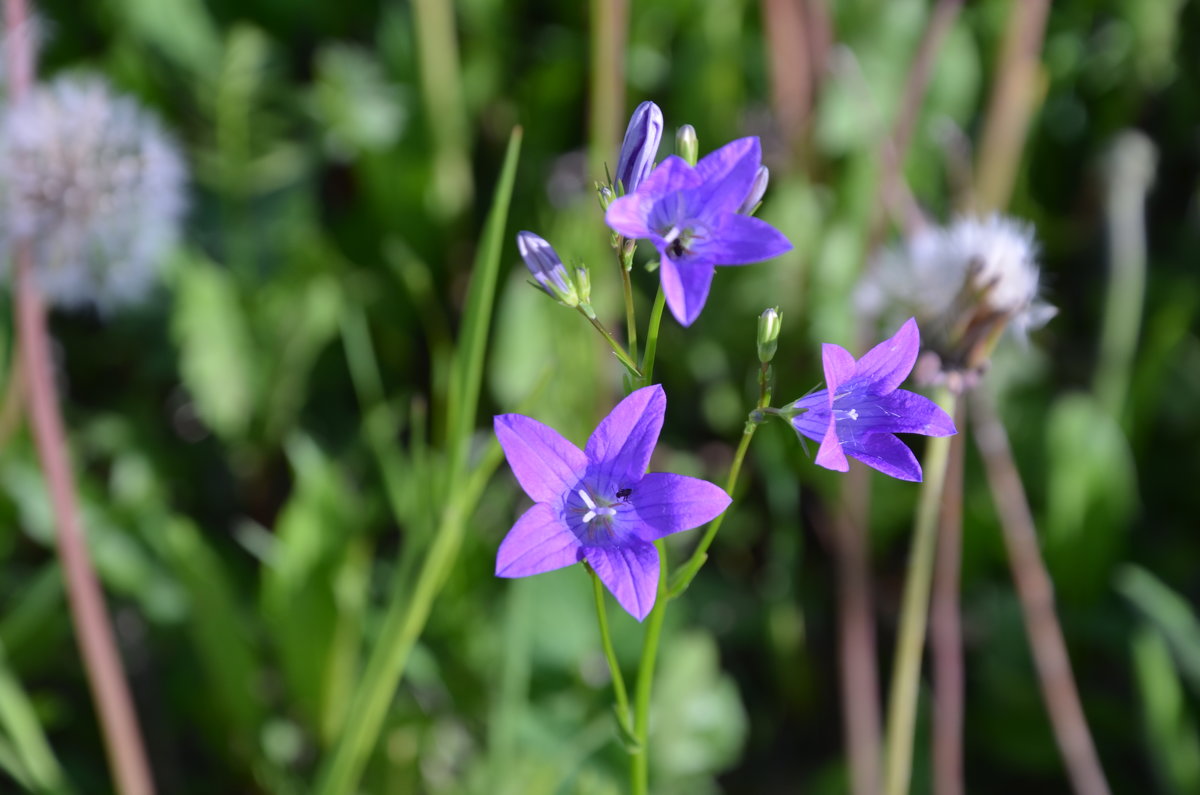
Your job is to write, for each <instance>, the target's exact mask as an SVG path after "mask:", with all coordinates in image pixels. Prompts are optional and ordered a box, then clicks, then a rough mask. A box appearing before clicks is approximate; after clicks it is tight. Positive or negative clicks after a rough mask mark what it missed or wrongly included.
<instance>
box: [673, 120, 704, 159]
mask: <svg viewBox="0 0 1200 795" xmlns="http://www.w3.org/2000/svg"><path fill="white" fill-rule="evenodd" d="M675 153H676V154H677V155H679V156H680V157H682V158H683V159H684V160H686V161H687V164H688V165H689V166H694V165H696V161H697V160H699V159H700V140H699V139H698V138H697V137H696V128H695V127H693V126H692V125H690V124H685V125H683V126H682V127H680V128H679V129H678V130H677V131H676V132H675Z"/></svg>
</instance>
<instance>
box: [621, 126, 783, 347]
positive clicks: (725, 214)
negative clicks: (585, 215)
mask: <svg viewBox="0 0 1200 795" xmlns="http://www.w3.org/2000/svg"><path fill="white" fill-rule="evenodd" d="M761 160H762V151H761V148H760V145H759V142H758V139H757V138H741V139H739V140H736V141H733V142H731V143H728V144H726V145H725V146H723V147H721V148H720V149H718V150H717V151H715V152H712V153H711V154H709V155H708V156H706V157H704V158H703V159H702V160H700V162H699V163H697V164H696V166H695V168H693V167H692V166H689V165H688V164H687V163H686V162H685V161H684V160H683V159H682V158H680V157H677V156H674V155H672V156H671V157H668V158H667V159H666V160H664V161H663V162H662V163H660V164H659V165H658V167H657V168H655V169H654V170H653V171H652V172H651V173H650V176H649V177H647V178H646V179H645V181H643V182H642V183H641V185H639V186H638V189H637V190H636V191H634V192H633V193H631V194H629V195H626V196H623V197H621V198H619V199H617V200H616V201H614V202H613V203H612V205H610V206H609V208H608V212H607V213H605V221H606V222H607V223H608V225H609V226H610V227H612V228H613V229H615V230H616V231H617V232H619V233H621V234H622V235H624V236H625V237H628V238H644V239H648V240H650V242H652V243H653V244H654V247H655V248H656V249H658V253H659V254H660V255H661V257H662V267H661V268H660V272H661V273H662V287H663V293H664V294H665V296H666V299H667V306H669V307H670V308H671V314H673V315H674V316H675V319H676V320H678V321H679V322H680V323H681V324H682V325H684V326H690V325H691V324H692V323H693V322H694V321H695V320H696V318H697V317H698V316H699V315H700V310H701V309H703V308H704V302H705V301H706V300H707V299H708V292H709V288H710V287H711V286H712V279H713V274H714V273H715V269H714V266H716V265H748V264H750V263H752V262H761V261H762V260H765V259H770V258H771V257H774V256H777V255H779V254H782V253H784V252H785V251H789V250H791V248H792V244H791V243H790V242H788V239H787V238H786V237H784V236H783V234H782V233H780V232H779V230H777V229H775V227H773V226H771V225H770V224H768V223H766V222H765V221H761V220H759V219H757V218H753V217H750V216H748V215H741V214H739V213H738V210H740V209H741V207H742V204H743V203H744V202H745V201H746V199H747V198H748V197H749V196H750V193H751V191H752V190H753V189H754V187H755V181H756V179H757V176H758V171H759V166H760V165H761V162H760V161H761Z"/></svg>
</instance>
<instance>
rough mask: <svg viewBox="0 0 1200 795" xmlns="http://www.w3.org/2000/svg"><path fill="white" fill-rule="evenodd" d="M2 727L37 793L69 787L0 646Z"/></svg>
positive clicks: (0, 722) (57, 790) (29, 784)
mask: <svg viewBox="0 0 1200 795" xmlns="http://www.w3.org/2000/svg"><path fill="white" fill-rule="evenodd" d="M0 727H3V729H4V734H5V735H6V736H7V738H8V739H9V741H11V743H12V752H13V756H14V757H15V758H16V759H17V760H19V764H20V766H21V768H22V769H23V771H24V773H25V776H26V778H27V779H28V781H27V784H26V786H28V788H29V789H31V790H33V791H34V792H43V793H55V792H65V791H66V790H67V786H66V781H65V780H64V778H63V771H62V768H61V767H59V764H58V759H56V758H55V756H54V751H53V750H52V749H51V748H50V743H49V741H47V739H46V734H45V732H43V731H42V725H41V723H40V722H39V721H38V717H37V713H36V712H35V711H34V708H33V703H32V702H31V701H30V699H29V696H28V695H27V694H26V693H25V690H24V688H22V687H21V683H20V682H18V681H17V678H16V676H14V675H13V672H12V671H11V669H9V667H8V662H7V661H6V660H5V658H4V648H3V647H2V646H0Z"/></svg>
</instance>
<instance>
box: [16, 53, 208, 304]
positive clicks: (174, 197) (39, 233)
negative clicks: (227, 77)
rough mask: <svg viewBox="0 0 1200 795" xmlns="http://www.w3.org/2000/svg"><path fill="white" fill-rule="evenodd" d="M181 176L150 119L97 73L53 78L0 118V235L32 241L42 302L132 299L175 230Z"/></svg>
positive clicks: (173, 153)
mask: <svg viewBox="0 0 1200 795" xmlns="http://www.w3.org/2000/svg"><path fill="white" fill-rule="evenodd" d="M185 179H186V171H185V169H184V165H183V159H182V157H181V156H180V154H179V152H178V150H177V148H176V146H175V144H174V143H173V142H172V141H171V140H170V139H169V138H168V137H167V135H166V134H165V133H164V132H163V130H162V128H161V127H160V126H159V124H158V122H157V121H156V120H155V119H153V118H152V117H150V116H149V115H148V114H147V113H146V112H145V111H144V110H142V108H141V107H139V106H138V105H137V104H136V103H135V102H134V101H133V100H131V99H128V98H126V97H122V96H119V95H117V94H115V93H113V91H112V90H111V89H110V88H109V87H108V85H107V84H106V83H105V82H104V81H103V80H101V79H100V78H97V77H89V76H68V77H62V78H58V79H56V80H54V81H53V82H51V83H49V84H47V85H44V86H40V87H37V88H35V89H34V90H33V91H32V92H31V93H30V94H29V95H28V96H27V97H26V98H25V99H23V100H22V101H20V102H18V103H16V104H13V105H9V106H8V107H6V108H5V109H4V111H3V113H2V115H0V236H2V238H3V239H4V240H9V241H11V240H14V239H18V238H27V239H29V240H31V241H32V243H33V245H34V250H35V260H36V269H35V278H36V280H37V282H38V285H39V287H40V288H41V290H42V291H43V293H44V294H45V296H46V298H47V299H48V300H49V301H51V302H52V303H57V304H60V305H63V306H78V305H83V304H89V303H92V304H96V305H98V306H100V307H110V306H113V305H116V304H121V303H127V302H129V301H133V300H136V299H138V298H140V297H141V296H142V295H143V294H144V293H145V292H146V291H147V289H148V288H149V287H150V286H151V284H152V283H153V281H154V278H155V275H156V274H157V272H158V270H159V268H160V267H161V265H162V257H163V254H164V252H165V251H166V249H167V248H168V247H169V246H170V245H171V244H172V243H173V242H174V241H175V238H176V236H177V234H178V228H179V221H180V218H181V217H182V215H183V211H184V205H185V201H184V183H185Z"/></svg>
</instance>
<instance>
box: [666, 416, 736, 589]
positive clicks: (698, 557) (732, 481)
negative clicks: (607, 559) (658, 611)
mask: <svg viewBox="0 0 1200 795" xmlns="http://www.w3.org/2000/svg"><path fill="white" fill-rule="evenodd" d="M757 428H758V423H757V422H755V421H753V420H747V421H746V428H745V430H743V431H742V440H741V441H740V442H739V443H738V448H737V452H736V453H734V454H733V466H731V467H730V468H729V478H728V479H727V480H726V481H725V493H726V494H729V495H730V496H733V489H734V487H735V486H736V485H737V480H738V475H740V474H741V472H742V461H743V460H744V459H745V458H746V451H747V450H748V449H750V440H751V439H752V438H754V431H755V430H756V429H757ZM728 513H729V509H728V508H726V509H725V512H724V513H722V514H721V515H720V516H718V517H717V518H716V519H713V520H712V521H711V522H709V523H708V529H707V530H705V531H704V537H703V538H701V539H700V543H699V544H698V545H697V546H696V549H695V551H694V552H692V556H691V557H690V558H688V561H687V563H685V564H683V567H682V568H681V569H679V571H678V572H676V574H675V579H674V580H673V581H672V582H671V588H670V590H669V591H668V596H669V597H670V598H671V599H674V598H675V597H676V596H679V594H681V593H683V592H684V591H685V590H687V587H688V585H689V584H691V582H692V579H693V578H695V576H696V573H697V572H699V571H700V567H701V566H703V565H704V562H705V561H706V560H708V548H709V547H710V546H712V542H713V539H714V538H716V537H717V531H718V530H720V529H721V523H722V522H724V521H725V516H726V514H728Z"/></svg>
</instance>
